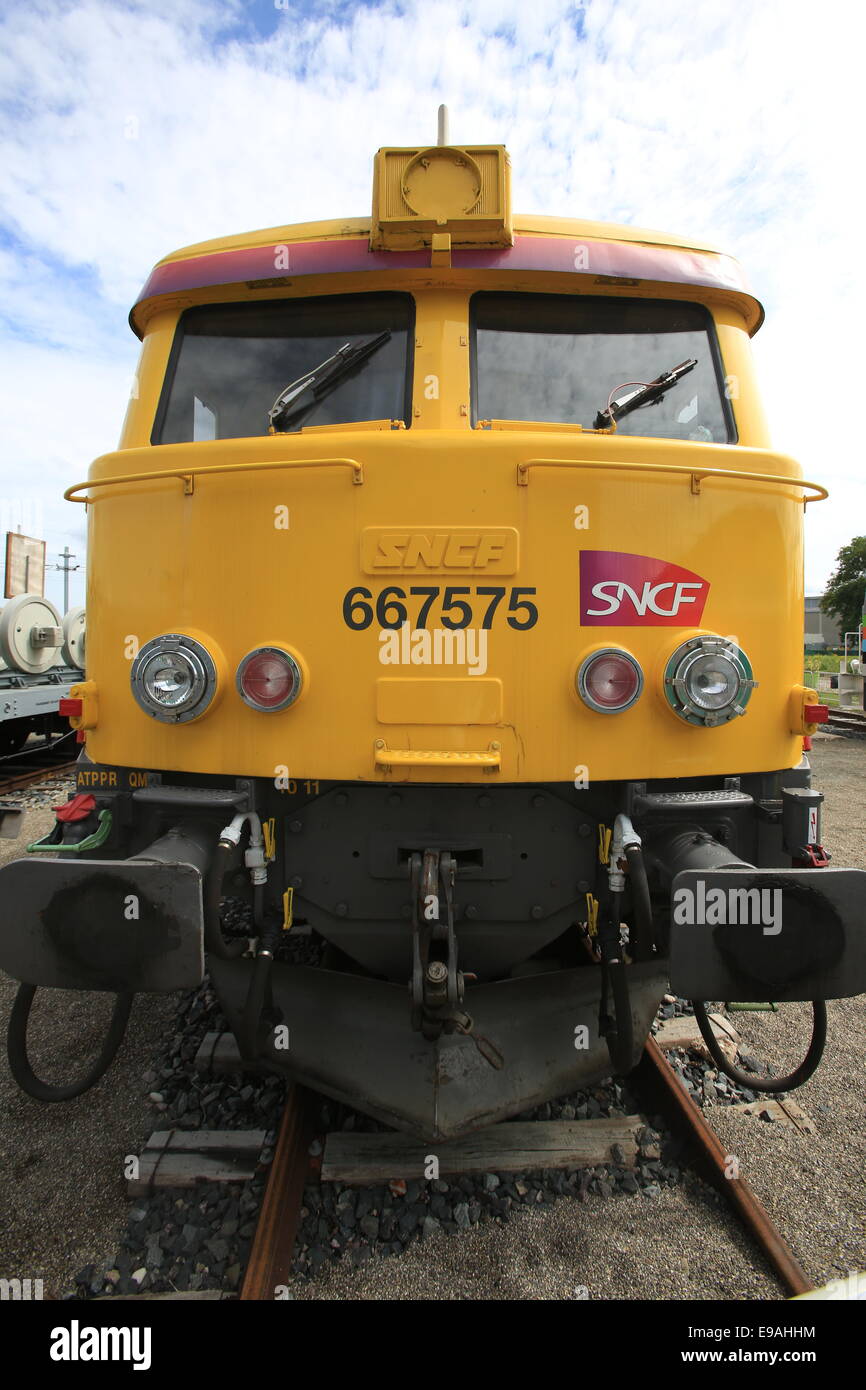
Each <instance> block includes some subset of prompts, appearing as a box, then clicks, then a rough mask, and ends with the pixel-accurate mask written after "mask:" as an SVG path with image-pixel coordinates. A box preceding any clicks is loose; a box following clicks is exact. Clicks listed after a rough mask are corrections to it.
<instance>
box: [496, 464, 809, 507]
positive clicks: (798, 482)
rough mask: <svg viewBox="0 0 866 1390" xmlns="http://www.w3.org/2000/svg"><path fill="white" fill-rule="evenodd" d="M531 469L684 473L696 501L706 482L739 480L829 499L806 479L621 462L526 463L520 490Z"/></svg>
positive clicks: (521, 470) (522, 467)
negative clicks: (809, 490) (806, 490)
mask: <svg viewBox="0 0 866 1390" xmlns="http://www.w3.org/2000/svg"><path fill="white" fill-rule="evenodd" d="M530 468H603V469H605V471H609V470H611V469H612V470H616V471H621V472H623V473H626V472H631V473H635V472H646V473H682V474H686V475H687V476H688V477H689V478H690V479H691V489H692V492H693V493H694V494H695V496H696V497H698V496H700V492H701V482H702V481H703V479H704V478H737V479H739V481H740V482H748V483H778V484H779V485H780V486H787V487H802V488H807V487H810V488H814V491H815V495H814V497H804V498H803V499H802V501H803V503H804V504H805V503H806V502H823V501H824V499H825V498H826V497H829V495H830V494H829V492H828V491H827V489H826V488H825V487H822V486H821V484H820V483H810V482H807V480H806V479H805V478H785V477H780V476H779V474H778V473H746V472H743V470H742V469H739V468H694V467H693V466H692V465H691V464H689V463H629V462H626V463H623V462H621V461H620V460H610V461H607V460H605V459H526V460H525V461H524V462H523V463H519V464H518V465H517V486H518V487H528V486H529V470H530Z"/></svg>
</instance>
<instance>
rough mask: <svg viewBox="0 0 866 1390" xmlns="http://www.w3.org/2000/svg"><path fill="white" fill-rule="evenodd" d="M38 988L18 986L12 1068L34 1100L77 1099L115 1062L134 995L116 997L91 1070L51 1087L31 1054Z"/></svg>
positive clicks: (9, 1037)
mask: <svg viewBox="0 0 866 1390" xmlns="http://www.w3.org/2000/svg"><path fill="white" fill-rule="evenodd" d="M36 989H37V986H36V985H27V984H22V985H19V986H18V992H17V994H16V995H15V1002H14V1004H13V1005H12V1013H11V1014H10V1016H9V1028H8V1031H7V1034H6V1051H7V1055H8V1057H9V1070H10V1071H11V1073H12V1076H13V1078H14V1080H15V1081H16V1083H17V1084H18V1086H20V1087H21V1090H22V1091H25V1092H26V1093H27V1095H28V1096H32V1097H33V1099H34V1100H43V1101H57V1100H74V1099H75V1097H76V1096H80V1095H83V1094H84V1092H85V1091H87V1090H89V1089H90V1087H91V1086H93V1085H95V1083H96V1082H97V1081H98V1080H99V1078H100V1077H101V1076H103V1075H104V1074H105V1072H107V1071H108V1068H109V1067H110V1066H111V1064H112V1062H113V1061H114V1058H115V1056H116V1055H117V1049H118V1048H119V1047H120V1044H121V1043H122V1042H123V1035H124V1033H125V1032H126V1025H127V1023H128V1021H129V1013H130V1009H131V1008H132V1000H133V995H132V994H118V995H117V996H116V997H115V1003H114V1010H113V1012H112V1015H111V1022H110V1023H109V1025H108V1032H107V1033H106V1035H105V1041H104V1042H103V1044H102V1048H101V1051H100V1053H99V1056H98V1057H97V1059H96V1061H95V1062H94V1063H93V1066H92V1067H91V1068H90V1070H89V1071H88V1072H86V1073H85V1075H84V1076H82V1077H81V1078H80V1080H78V1081H71V1082H69V1084H68V1085H66V1086H51V1085H49V1084H48V1082H47V1081H40V1080H39V1077H38V1076H36V1074H35V1073H34V1071H33V1068H32V1066H31V1065H30V1059H29V1057H28V1056H27V1024H28V1021H29V1019H30V1010H31V1008H32V1005H33V1000H34V998H35V997H36Z"/></svg>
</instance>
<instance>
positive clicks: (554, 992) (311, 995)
mask: <svg viewBox="0 0 866 1390" xmlns="http://www.w3.org/2000/svg"><path fill="white" fill-rule="evenodd" d="M210 969H211V975H212V978H213V981H214V984H215V985H216V988H217V991H218V993H219V995H220V998H221V1002H222V1004H223V1008H224V1009H225V1011H226V1014H227V1016H228V1018H229V1022H230V1024H231V1026H232V1028H233V1029H234V1031H235V1033H236V1034H238V1035H239V1036H240V1022H241V1015H242V1012H243V1005H244V1000H245V998H246V994H247V988H248V985H249V978H250V977H249V969H250V966H249V962H245V961H243V960H235V961H225V960H216V959H212V960H211V961H210ZM271 983H272V987H273V1000H274V1004H275V1006H276V1008H277V1010H278V1011H279V1012H280V1013H281V1015H282V1022H283V1025H284V1028H283V1029H278V1030H277V1031H276V1032H275V1033H274V1034H271V1035H270V1038H269V1041H268V1044H267V1050H266V1053H265V1054H264V1057H265V1058H266V1060H267V1062H268V1064H269V1065H270V1066H272V1067H273V1068H274V1069H275V1070H278V1071H281V1072H285V1073H286V1074H288V1075H290V1076H292V1077H294V1078H296V1079H298V1080H300V1081H304V1082H306V1083H307V1084H308V1085H309V1086H311V1087H312V1088H314V1089H315V1090H317V1091H321V1092H323V1093H324V1094H325V1095H329V1096H332V1097H334V1099H336V1100H340V1101H344V1102H346V1103H347V1104H349V1105H352V1106H354V1107H356V1108H357V1109H359V1110H363V1111H365V1112H366V1113H367V1114H368V1115H373V1116H374V1117H375V1118H376V1119H378V1120H381V1121H383V1123H385V1124H387V1125H393V1126H394V1127H395V1128H397V1129H402V1130H406V1131H408V1132H409V1133H412V1134H417V1135H419V1136H421V1137H423V1138H431V1139H436V1138H451V1137H453V1136H455V1135H458V1134H463V1133H467V1132H469V1131H471V1130H473V1129H477V1128H480V1127H481V1126H482V1125H487V1124H491V1123H492V1122H493V1121H495V1120H500V1119H503V1118H505V1117H506V1116H508V1115H514V1114H517V1113H519V1112H520V1111H521V1110H525V1109H527V1108H528V1107H529V1106H532V1105H537V1104H540V1103H541V1102H542V1101H544V1100H548V1099H550V1098H551V1097H553V1096H561V1095H564V1094H566V1093H567V1092H569V1091H570V1090H574V1089H575V1088H576V1087H578V1086H584V1085H588V1084H591V1083H593V1082H595V1081H600V1080H602V1079H603V1078H604V1077H606V1076H609V1075H610V1070H611V1065H610V1055H609V1053H608V1048H607V1043H606V1042H605V1039H604V1038H603V1037H599V1034H598V1007H599V988H600V974H599V972H598V971H597V970H595V969H594V968H591V967H589V968H587V969H583V970H565V971H557V972H555V973H552V974H548V975H535V976H531V977H529V978H525V979H518V980H505V981H501V982H499V983H496V984H485V985H480V986H476V987H474V988H472V989H470V990H467V994H466V1006H467V1009H468V1011H469V1012H470V1013H471V1015H472V1018H473V1020H474V1022H475V1028H476V1030H477V1032H478V1033H480V1034H482V1035H483V1036H484V1038H485V1039H488V1040H489V1041H490V1042H491V1043H492V1044H493V1045H494V1047H495V1048H496V1050H497V1052H498V1053H499V1054H501V1056H502V1058H503V1066H502V1067H501V1069H497V1068H495V1067H493V1066H491V1065H490V1063H489V1062H488V1061H487V1060H485V1057H484V1056H483V1054H482V1052H481V1051H480V1050H479V1049H478V1047H477V1046H476V1045H475V1042H474V1041H473V1039H472V1038H469V1037H464V1036H462V1035H461V1034H459V1033H451V1034H447V1035H442V1036H440V1037H439V1038H436V1039H430V1040H427V1039H425V1038H424V1037H422V1036H421V1035H420V1034H419V1033H417V1032H413V1031H412V1030H411V1029H410V1027H409V1018H408V1012H409V1011H408V1007H407V997H406V988H405V986H403V985H395V984H389V983H387V982H385V981H381V980H370V979H366V978H361V977H359V976H356V975H349V974H340V973H337V972H334V971H327V970H318V969H312V968H310V967H307V966H298V965H286V964H276V965H275V966H274V968H273V971H272V974H271ZM629 988H630V995H631V1004H632V1014H633V1019H634V1038H635V1048H634V1058H633V1061H634V1063H636V1062H637V1060H638V1057H639V1055H640V1052H641V1049H642V1047H643V1042H644V1038H645V1037H646V1035H647V1033H648V1031H649V1028H650V1023H651V1021H652V1018H653V1016H654V1014H655V1011H656V1009H657V1008H658V1005H659V1002H660V1000H661V997H662V995H663V994H664V991H665V989H666V988H667V980H666V972H665V971H661V970H660V969H659V968H658V967H657V966H656V965H654V964H652V963H647V964H645V965H635V966H631V967H630V968H629ZM584 1030H585V1031H584ZM286 1033H287V1034H288V1036H286ZM286 1042H287V1043H288V1046H287V1047H284V1046H281V1045H280V1044H282V1043H286Z"/></svg>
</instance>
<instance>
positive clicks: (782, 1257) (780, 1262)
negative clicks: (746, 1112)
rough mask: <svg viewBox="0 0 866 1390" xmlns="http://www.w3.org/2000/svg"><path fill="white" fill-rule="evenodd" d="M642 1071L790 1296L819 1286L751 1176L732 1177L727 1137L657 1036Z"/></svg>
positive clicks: (676, 1128)
mask: <svg viewBox="0 0 866 1390" xmlns="http://www.w3.org/2000/svg"><path fill="white" fill-rule="evenodd" d="M636 1075H637V1078H638V1080H639V1082H642V1083H643V1085H644V1086H645V1087H647V1089H648V1090H649V1091H650V1092H651V1093H652V1098H653V1100H654V1102H655V1104H656V1105H657V1106H658V1108H659V1111H660V1112H661V1113H662V1114H663V1115H664V1117H665V1119H666V1120H667V1122H668V1124H669V1125H670V1127H671V1129H672V1130H674V1131H679V1133H680V1134H681V1135H683V1136H684V1137H685V1138H686V1140H687V1142H688V1143H689V1144H690V1146H691V1148H692V1150H693V1152H694V1153H695V1156H696V1157H697V1159H698V1161H699V1163H700V1165H701V1167H702V1168H703V1171H704V1175H705V1176H706V1178H707V1179H708V1180H709V1182H711V1183H712V1185H713V1186H714V1187H715V1189H716V1191H717V1192H720V1193H721V1194H722V1196H723V1197H724V1198H725V1199H726V1200H727V1201H728V1203H729V1204H730V1206H731V1207H732V1208H733V1210H734V1212H735V1213H736V1215H737V1216H738V1217H739V1219H740V1221H741V1222H742V1224H743V1225H744V1226H745V1228H746V1230H747V1231H748V1232H749V1234H750V1236H751V1237H752V1240H753V1241H754V1242H755V1244H756V1245H757V1246H758V1248H759V1250H760V1251H761V1253H762V1254H763V1256H764V1258H765V1259H766V1261H767V1263H768V1264H769V1265H770V1267H771V1269H772V1270H773V1272H774V1273H775V1275H776V1277H777V1278H778V1279H779V1280H780V1282H781V1283H782V1284H783V1286H784V1287H785V1289H786V1290H787V1292H788V1294H789V1295H790V1296H792V1297H796V1296H797V1295H798V1294H803V1293H808V1292H809V1290H810V1289H813V1288H814V1287H815V1286H814V1284H813V1283H812V1282H811V1280H810V1279H809V1278H808V1276H807V1275H806V1273H805V1271H804V1270H803V1268H802V1266H801V1265H800V1264H799V1263H798V1261H797V1260H796V1259H795V1257H794V1254H793V1251H792V1250H791V1247H790V1246H789V1245H788V1242H787V1241H786V1240H785V1238H784V1236H783V1235H782V1234H781V1232H780V1231H779V1230H777V1228H776V1227H775V1226H774V1224H773V1221H772V1219H771V1218H770V1215H769V1213H768V1212H767V1211H766V1209H765V1208H764V1207H763V1206H762V1204H761V1202H760V1201H759V1200H758V1198H757V1197H756V1196H755V1193H754V1192H753V1191H752V1189H751V1187H750V1186H749V1184H748V1182H747V1181H746V1179H745V1178H741V1177H733V1176H730V1174H731V1169H730V1167H729V1155H728V1154H726V1152H725V1149H724V1146H723V1145H722V1142H721V1140H720V1139H719V1137H718V1135H717V1134H716V1133H715V1131H714V1130H713V1129H711V1128H710V1126H709V1125H708V1124H707V1122H706V1120H705V1119H704V1117H703V1115H702V1114H701V1112H700V1110H699V1109H698V1107H697V1106H696V1105H695V1103H694V1101H692V1100H690V1099H689V1097H688V1095H687V1094H686V1091H685V1090H684V1088H683V1086H682V1085H681V1083H680V1082H679V1081H678V1080H677V1078H676V1076H675V1075H674V1071H673V1068H672V1067H670V1066H669V1065H668V1063H667V1062H666V1061H665V1059H664V1057H663V1055H662V1052H661V1049H660V1048H659V1045H658V1043H657V1042H656V1040H655V1038H653V1037H649V1038H647V1041H646V1045H645V1047H644V1052H643V1057H642V1058H641V1062H640V1065H639V1067H638V1070H637V1073H636Z"/></svg>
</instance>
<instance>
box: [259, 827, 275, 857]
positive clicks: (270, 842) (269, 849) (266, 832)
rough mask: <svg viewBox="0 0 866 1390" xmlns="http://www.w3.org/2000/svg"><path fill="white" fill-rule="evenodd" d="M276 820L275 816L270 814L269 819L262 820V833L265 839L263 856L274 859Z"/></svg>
mask: <svg viewBox="0 0 866 1390" xmlns="http://www.w3.org/2000/svg"><path fill="white" fill-rule="evenodd" d="M276 827H277V822H276V817H274V816H271V819H270V820H266V821H263V822H262V835H263V837H264V841H265V858H266V859H268V860H271V859H275V858H276V853H277V832H276Z"/></svg>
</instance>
